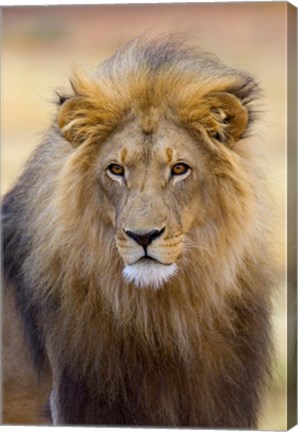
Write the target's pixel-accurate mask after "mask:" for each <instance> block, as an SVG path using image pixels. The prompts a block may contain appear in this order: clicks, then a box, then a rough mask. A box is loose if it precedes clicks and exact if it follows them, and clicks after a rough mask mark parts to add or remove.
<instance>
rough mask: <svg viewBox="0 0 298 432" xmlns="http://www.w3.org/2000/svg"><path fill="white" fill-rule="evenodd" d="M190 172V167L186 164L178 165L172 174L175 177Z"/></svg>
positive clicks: (174, 167) (173, 168)
mask: <svg viewBox="0 0 298 432" xmlns="http://www.w3.org/2000/svg"><path fill="white" fill-rule="evenodd" d="M189 170H190V167H189V166H188V165H187V164H185V163H177V164H175V165H174V166H173V167H172V171H171V174H172V175H174V176H177V175H178V176H179V175H183V174H186V173H187V172H188V171H189Z"/></svg>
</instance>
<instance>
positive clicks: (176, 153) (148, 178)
mask: <svg viewBox="0 0 298 432" xmlns="http://www.w3.org/2000/svg"><path fill="white" fill-rule="evenodd" d="M98 165H99V166H98V170H99V172H100V182H101V185H102V188H103V191H104V194H105V197H106V201H107V203H108V207H109V210H108V214H109V217H110V220H111V222H112V224H113V226H114V228H115V238H116V244H117V250H118V252H119V254H120V256H121V257H122V259H123V263H124V270H123V274H124V276H125V278H126V279H127V280H129V281H131V282H133V283H134V284H135V285H137V286H148V285H150V286H153V287H159V286H161V285H162V284H163V283H164V282H165V281H167V280H168V279H169V278H171V277H172V276H173V275H175V273H176V271H177V268H178V267H179V257H180V256H181V255H182V254H183V251H184V244H185V236H186V235H187V232H188V231H189V229H190V228H191V226H192V224H193V223H194V220H195V219H196V222H198V219H199V220H200V218H203V214H204V209H203V202H202V196H201V185H200V180H201V179H202V178H203V177H206V174H205V172H204V169H205V168H204V163H203V155H200V154H199V148H198V145H197V143H196V142H195V141H194V140H193V139H192V138H191V137H190V135H189V134H188V133H187V132H186V131H184V130H183V129H181V128H178V127H177V126H175V125H174V124H172V123H170V122H168V121H166V120H163V121H161V122H159V123H158V126H157V127H156V130H155V131H154V132H153V133H151V134H145V133H144V132H142V128H141V127H140V126H139V124H138V122H137V121H135V122H134V123H129V124H127V125H126V126H125V127H123V128H122V129H121V130H120V131H118V132H116V133H114V134H113V135H112V136H111V137H110V138H109V139H108V140H107V141H106V142H105V143H104V145H103V147H102V149H101V151H100V156H99V162H98Z"/></svg>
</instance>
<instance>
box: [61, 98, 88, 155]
mask: <svg viewBox="0 0 298 432" xmlns="http://www.w3.org/2000/svg"><path fill="white" fill-rule="evenodd" d="M60 100H61V99H60ZM60 105H61V106H60V109H59V112H58V118H57V122H58V126H59V128H60V129H61V132H62V135H63V136H64V138H65V139H66V140H67V141H69V142H70V144H71V145H72V146H73V147H78V146H79V145H80V144H81V142H82V136H80V135H79V134H78V133H77V132H78V127H76V126H78V123H79V120H80V112H81V111H82V98H81V97H80V96H72V97H70V98H66V99H64V100H63V101H62V103H61V104H60Z"/></svg>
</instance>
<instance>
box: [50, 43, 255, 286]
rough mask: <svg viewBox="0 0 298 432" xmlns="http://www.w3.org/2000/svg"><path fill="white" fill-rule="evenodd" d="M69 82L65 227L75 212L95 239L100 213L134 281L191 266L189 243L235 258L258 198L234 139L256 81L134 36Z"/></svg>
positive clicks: (240, 136)
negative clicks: (88, 73)
mask: <svg viewBox="0 0 298 432" xmlns="http://www.w3.org/2000/svg"><path fill="white" fill-rule="evenodd" d="M71 83H72V89H73V93H72V94H70V95H68V96H64V97H63V98H62V97H61V100H60V109H59V113H58V125H59V128H60V130H61V133H62V135H63V137H64V138H65V139H66V140H67V141H69V142H70V143H71V145H72V147H73V150H72V153H71V155H70V157H69V156H68V159H67V162H66V163H65V166H64V167H63V170H62V174H61V175H60V176H61V183H60V186H61V185H62V186H61V187H60V189H59V194H60V197H61V196H63V197H64V198H63V206H62V208H63V211H64V212H65V211H67V212H68V213H69V214H68V215H67V217H63V219H64V220H65V221H66V223H67V225H68V229H69V227H70V226H71V220H70V219H71V214H74V215H75V216H74V221H75V223H76V224H77V223H78V220H80V221H81V224H83V223H85V225H86V227H85V228H84V227H83V228H82V227H81V228H80V231H82V229H83V230H84V229H86V230H87V229H90V232H89V233H88V234H87V237H88V238H89V241H90V238H92V242H93V243H94V242H95V241H96V240H95V238H94V236H96V234H95V232H96V229H95V228H94V227H95V225H96V224H97V225H99V224H101V225H102V224H104V226H105V229H106V231H107V232H109V233H110V235H112V236H113V238H114V239H115V242H116V249H117V253H118V258H119V259H120V262H121V264H120V266H122V275H123V279H124V280H126V281H127V282H129V283H133V284H134V285H135V286H139V287H154V288H159V287H161V286H162V285H164V284H165V283H167V282H168V281H170V280H174V278H175V277H176V275H177V274H178V273H179V271H182V270H183V271H184V272H185V271H187V266H188V265H189V263H188V261H189V260H190V261H191V251H193V249H194V248H195V247H196V248H197V250H199V251H202V253H204V251H205V254H207V255H209V256H210V255H212V254H214V253H216V255H217V257H218V256H219V254H220V253H222V254H223V259H227V258H228V257H230V259H231V262H233V265H234V264H235V262H236V261H235V260H236V258H235V255H238V256H240V255H241V253H242V252H241V248H243V246H244V245H245V241H246V240H245V238H246V234H245V233H246V232H248V231H249V229H250V228H249V226H250V225H249V223H248V221H249V220H252V219H253V218H252V213H253V208H254V201H255V197H254V191H253V187H252V184H251V181H250V174H249V172H248V170H247V166H246V165H245V164H246V163H247V161H246V156H245V150H243V149H244V146H243V145H242V146H241V145H239V140H240V141H241V140H242V141H245V137H246V135H247V131H248V129H249V126H250V125H251V123H252V121H253V109H252V104H251V102H252V101H253V99H254V97H255V94H256V92H257V85H256V83H255V82H254V80H253V79H252V78H251V77H250V76H248V75H246V74H243V73H240V72H239V71H235V70H234V69H229V68H226V67H224V66H223V65H222V64H221V63H220V62H219V61H218V60H216V59H215V58H213V57H210V56H209V55H206V54H204V53H199V54H196V53H194V52H193V51H191V50H188V49H185V48H183V47H182V46H181V44H180V45H179V44H177V41H173V40H172V39H165V40H163V41H162V42H159V41H151V42H148V41H146V40H143V39H140V40H137V41H134V42H133V43H132V44H130V45H129V46H128V47H126V48H125V49H124V51H120V52H118V53H117V54H116V55H115V56H114V57H112V59H110V60H109V61H108V62H107V63H105V64H104V65H103V66H102V67H101V68H100V69H99V70H98V71H97V73H96V74H95V76H93V77H87V76H85V75H82V74H81V75H75V76H74V77H73V79H72V81H71ZM70 148H71V147H70ZM74 188H75V191H73V192H71V190H72V189H74ZM61 191H62V192H61ZM63 191H64V192H63ZM63 194H64V195H63ZM78 214H80V218H78V216H77V215H78ZM83 215H85V216H83ZM87 215H89V216H87ZM84 217H85V219H84ZM86 218H87V219H88V220H87V219H86ZM84 220H85V222H83V221H84ZM88 227H89V228H88ZM92 227H93V228H92ZM92 230H93V231H92ZM215 248H216V252H215ZM207 255H206V256H207ZM206 256H205V257H204V263H205V264H204V265H206V262H207V261H208V260H207V259H206ZM192 265H199V263H198V260H197V262H195V261H194V262H193V263H192ZM228 268H231V266H228Z"/></svg>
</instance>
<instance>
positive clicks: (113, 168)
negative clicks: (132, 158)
mask: <svg viewBox="0 0 298 432" xmlns="http://www.w3.org/2000/svg"><path fill="white" fill-rule="evenodd" d="M108 170H109V171H110V173H111V174H114V175H116V176H121V177H123V176H124V168H123V167H122V166H121V165H117V164H111V165H109V166H108Z"/></svg>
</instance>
